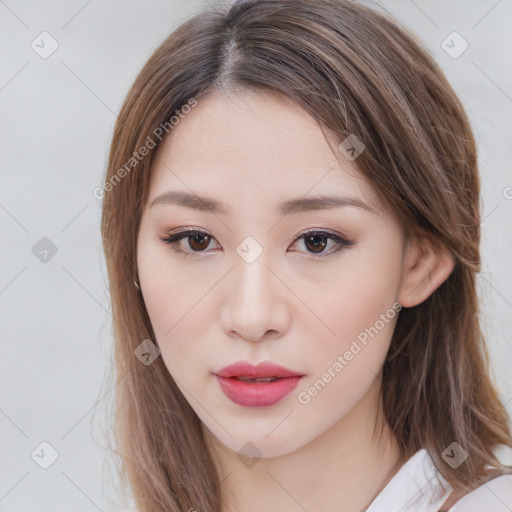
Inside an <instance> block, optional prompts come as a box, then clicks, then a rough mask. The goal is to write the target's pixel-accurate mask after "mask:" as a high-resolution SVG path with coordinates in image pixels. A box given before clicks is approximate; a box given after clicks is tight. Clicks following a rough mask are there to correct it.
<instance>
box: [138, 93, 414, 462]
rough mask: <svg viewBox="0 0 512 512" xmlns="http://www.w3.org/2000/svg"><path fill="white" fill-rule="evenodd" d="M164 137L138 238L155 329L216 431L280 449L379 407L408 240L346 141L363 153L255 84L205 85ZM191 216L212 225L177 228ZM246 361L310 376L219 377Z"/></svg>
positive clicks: (270, 452) (237, 446)
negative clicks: (342, 145) (218, 88)
mask: <svg viewBox="0 0 512 512" xmlns="http://www.w3.org/2000/svg"><path fill="white" fill-rule="evenodd" d="M162 144H163V145H162V146H161V147H160V150H159V153H158V155H157V158H156V160H155V161H154V163H153V166H152V176H151V182H150V191H149V200H148V203H147V206H146V207H145V209H144V212H143V216H142V220H141V226H140V231H139V237H138V256H137V258H138V261H137V263H138V273H139V281H140V288H141V291H142V294H143V297H144V302H145V305H146V308H147V311H148V314H149V317H150V320H151V324H152V326H153V330H154V333H155V336H156V340H153V341H155V343H156V344H157V345H158V346H159V347H160V350H161V357H162V358H163V361H164V363H165V365H166V367H167V369H168V370H169V372H170V374H171V375H172V377H173V378H174V380H175V381H176V384H177V385H178V387H179V388H180V390H181V391H182V392H183V394H184V396H185V397H186V399H187V400H188V402H189V403H190V405H191V407H192V408H193V409H194V410H195V412H196V413H197V415H198V416H199V418H200V419H201V420H202V422H203V423H204V425H205V426H206V427H207V429H208V431H210V433H212V434H213V435H214V436H215V437H216V438H218V440H220V441H221V442H222V443H223V444H224V445H225V446H226V447H228V448H230V449H231V450H233V451H234V452H240V453H243V451H244V450H245V451H248V448H247V446H249V445H248V444H247V443H250V446H251V447H252V448H251V449H252V450H256V452H257V453H260V454H261V455H262V456H264V457H270V456H277V455H283V454H286V453H290V452H292V451H294V450H296V449H298V448H300V447H301V446H305V445H306V444H307V443H309V442H311V441H313V440H314V439H315V438H317V437H318V436H320V435H321V434H322V433H324V432H326V431H327V430H328V429H330V428H331V427H334V426H335V425H336V424H338V423H339V422H340V421H341V420H343V418H345V417H348V415H349V413H351V411H352V415H353V414H354V412H353V411H355V410H358V411H359V413H358V414H359V418H360V419H361V421H363V420H365V421H367V420H368V415H367V414H368V410H367V409H362V408H361V404H362V403H363V402H364V403H368V404H369V405H368V406H367V407H370V408H374V407H375V403H376V402H375V401H371V400H370V401H368V400H363V398H364V397H367V396H368V395H369V393H370V392H371V391H372V390H378V387H379V385H380V377H381V374H380V371H381V368H382V365H383V363H384V360H385V357H386V353H387V351H388V347H389V344H390V340H391V336H392V333H393V329H394V326H395V323H396V319H397V317H398V310H399V308H400V306H399V305H398V303H397V300H398V296H399V290H400V287H401V280H402V261H403V249H404V242H403V238H402V231H401V229H400V226H399V225H398V224H397V222H396V221H395V220H394V218H393V217H392V216H391V214H389V213H388V212H387V211H386V210H384V209H383V208H382V206H381V205H380V203H379V202H378V201H377V198H376V196H375V195H374V193H373V192H372V190H371V188H370V187H369V186H368V185H367V184H366V182H364V181H363V180H362V179H361V177H360V175H358V172H357V170H356V168H355V167H354V164H355V163H357V160H356V161H355V162H353V161H351V159H349V158H347V157H346V156H344V155H349V156H352V153H353V152H350V151H348V152H346V153H341V152H340V156H339V160H337V159H336V158H335V156H334V155H333V153H332V151H331V149H330V147H329V145H328V143H327V141H326V139H325V138H324V135H323V133H322V131H321V130H320V128H319V126H318V125H317V124H316V123H315V122H314V121H313V119H312V118H311V117H309V116H308V115H307V114H306V113H305V112H304V111H302V110H301V109H299V108H298V107H297V106H296V105H294V104H293V103H291V102H290V101H288V100H287V99H284V98H282V97H277V96H274V95H268V94H260V95H256V94H254V93H244V94H243V95H238V96H236V97H231V98H230V99H229V100H228V99H226V98H225V97H223V96H222V95H218V94H215V95H211V96H209V97H206V98H201V99H200V100H199V101H198V103H197V106H195V108H193V109H191V110H190V112H189V113H188V114H187V115H185V116H183V118H181V119H180V122H179V124H178V125H177V126H175V127H174V128H173V129H172V131H171V132H170V134H169V136H168V137H167V138H166V139H165V140H164V141H163V143H162ZM352 158H353V156H352ZM169 193H174V194H177V193H180V194H181V196H180V197H181V199H179V198H178V200H176V201H175V200H173V198H172V197H171V196H170V195H168V196H167V197H166V196H165V194H169ZM320 196H333V197H336V198H345V199H342V200H340V201H339V204H335V203H336V201H332V202H329V201H327V200H321V201H318V202H315V201H314V199H315V198H319V197H320ZM176 197H177V196H175V199H176ZM199 197H201V198H208V201H211V204H210V205H209V206H210V207H211V206H212V204H215V205H216V206H215V208H213V207H211V208H210V209H209V208H206V202H202V201H201V200H199ZM155 200H156V201H155ZM204 201H206V200H204ZM153 203H154V204H153ZM180 203H181V204H180ZM283 205H288V206H287V207H284V206H283ZM188 230H190V231H199V232H200V233H199V234H194V233H192V234H190V233H189V234H188V235H186V236H184V237H183V236H182V238H181V240H176V239H175V243H174V244H173V245H170V244H169V243H168V242H166V241H165V239H166V238H170V237H173V236H174V235H175V234H176V233H178V232H181V234H182V235H183V233H182V232H184V231H188ZM311 232H313V233H311ZM305 233H306V234H307V235H306V236H302V235H304V234H305ZM331 237H332V238H331ZM337 237H338V238H337ZM170 240H171V241H172V238H170ZM343 241H345V242H343ZM239 361H245V362H248V363H251V364H253V365H257V364H258V363H260V362H264V361H265V362H272V363H275V364H277V365H280V366H281V367H284V368H286V369H288V370H290V371H292V372H293V373H294V374H297V375H299V377H289V378H280V379H279V380H277V381H275V382H261V381H260V382H255V381H252V382H251V381H249V382H243V381H244V380H247V379H244V376H245V377H251V375H252V377H254V375H256V374H251V375H247V374H248V373H250V372H249V370H244V369H241V370H238V374H239V377H242V378H235V377H231V378H227V377H225V378H224V379H219V378H218V377H217V376H216V374H218V373H219V372H220V371H221V370H222V369H223V368H224V367H226V366H227V365H231V364H232V363H236V362H239ZM234 373H235V374H236V373H237V371H236V369H235V372H234ZM277 373H278V372H277V371H274V370H272V369H271V370H270V371H269V374H270V375H269V374H266V377H269V376H275V377H279V375H277ZM260 374H261V372H260ZM274 374H276V375H274ZM281 377H282V375H281ZM267 380H268V379H267ZM271 380H274V379H271ZM358 405H359V407H356V406H358ZM365 407H366V406H365ZM254 447H256V449H254ZM249 451H250V450H249Z"/></svg>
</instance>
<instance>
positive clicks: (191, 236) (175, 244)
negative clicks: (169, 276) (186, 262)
mask: <svg viewBox="0 0 512 512" xmlns="http://www.w3.org/2000/svg"><path fill="white" fill-rule="evenodd" d="M161 240H162V242H165V243H166V244H169V245H170V246H171V247H172V249H173V250H174V251H176V252H179V253H185V254H187V255H190V256H199V255H201V253H203V252H207V251H206V250H205V249H207V248H208V246H209V245H210V242H211V240H212V236H211V235H209V234H208V233H205V232H204V231H198V230H187V231H180V232H178V233H174V234H171V235H169V236H168V237H166V238H162V239H161ZM185 240H186V241H187V242H188V243H187V244H184V243H183V241H185ZM186 245H188V247H186ZM184 246H185V247H184Z"/></svg>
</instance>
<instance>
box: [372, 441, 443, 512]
mask: <svg viewBox="0 0 512 512" xmlns="http://www.w3.org/2000/svg"><path fill="white" fill-rule="evenodd" d="M438 479H439V480H438ZM440 482H442V483H443V485H444V486H445V489H446V490H443V488H442V487H441V485H440ZM451 491H452V487H451V486H450V484H448V482H447V481H446V480H445V479H444V478H443V477H442V475H441V474H440V473H439V472H438V471H437V469H436V467H435V466H434V463H433V462H432V460H431V458H430V456H429V454H428V452H427V450H426V449H425V448H422V449H420V450H418V451H417V452H416V453H415V454H414V455H413V456H412V457H411V458H410V459H409V460H407V462H406V463H405V464H404V465H403V466H402V467H401V468H400V469H399V470H398V471H397V472H396V473H395V475H393V477H392V478H391V480H390V481H389V482H388V484H387V485H386V487H384V489H382V491H381V492H380V493H379V495H378V496H377V497H376V498H375V499H374V500H373V501H372V503H371V504H370V506H369V507H368V508H367V509H366V512H391V511H393V512H438V510H439V508H440V507H441V505H442V504H443V503H444V502H445V501H446V499H447V498H448V495H449V494H450V492H451Z"/></svg>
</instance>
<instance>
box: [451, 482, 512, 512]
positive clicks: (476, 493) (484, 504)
mask: <svg viewBox="0 0 512 512" xmlns="http://www.w3.org/2000/svg"><path fill="white" fill-rule="evenodd" d="M482 510H492V512H510V511H511V510H512V475H502V476H498V477H496V478H493V479H492V480H489V481H488V482H486V483H485V484H483V485H481V486H480V487H477V488H476V489H474V490H473V491H471V492H470V493H468V494H466V495H465V496H463V497H462V498H460V499H459V500H458V501H457V502H456V503H455V504H454V505H453V506H452V507H451V508H449V509H448V512H482Z"/></svg>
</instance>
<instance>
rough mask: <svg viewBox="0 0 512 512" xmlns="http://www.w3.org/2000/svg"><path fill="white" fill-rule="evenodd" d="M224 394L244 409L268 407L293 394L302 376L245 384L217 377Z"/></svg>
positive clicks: (231, 378) (236, 380) (232, 379)
mask: <svg viewBox="0 0 512 512" xmlns="http://www.w3.org/2000/svg"><path fill="white" fill-rule="evenodd" d="M216 377H217V380H218V381H219V384H220V389H221V390H222V392H223V393H224V394H225V395H226V396H227V397H228V398H229V399H230V400H231V401H232V402H234V403H235V404H238V405H242V406H244V407H268V406H270V405H274V404H276V403H277V402H279V401H280V400H282V399H283V398H284V397H285V396H286V395H288V394H289V393H290V392H292V391H293V390H294V389H295V388H296V387H297V385H298V384H299V380H300V379H301V378H302V376H297V377H286V378H283V379H279V380H276V381H274V382H243V381H241V380H238V379H235V378H233V377H230V378H227V377H219V376H218V375H216Z"/></svg>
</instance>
